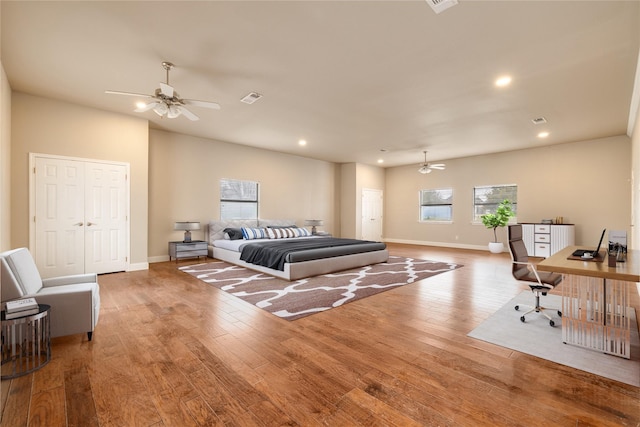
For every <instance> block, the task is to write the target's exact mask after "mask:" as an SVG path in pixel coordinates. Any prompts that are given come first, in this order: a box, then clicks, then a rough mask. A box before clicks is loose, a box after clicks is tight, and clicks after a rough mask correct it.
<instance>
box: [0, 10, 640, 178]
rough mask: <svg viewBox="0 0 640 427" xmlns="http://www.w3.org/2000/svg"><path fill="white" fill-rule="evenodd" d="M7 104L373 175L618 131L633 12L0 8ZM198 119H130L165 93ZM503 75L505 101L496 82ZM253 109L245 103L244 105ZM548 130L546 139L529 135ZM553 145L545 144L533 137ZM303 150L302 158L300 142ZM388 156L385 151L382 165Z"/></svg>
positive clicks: (625, 105) (629, 83) (631, 58)
mask: <svg viewBox="0 0 640 427" xmlns="http://www.w3.org/2000/svg"><path fill="white" fill-rule="evenodd" d="M0 7H1V15H2V27H1V30H2V34H1V36H2V51H1V55H2V56H1V58H2V65H3V66H4V68H5V71H6V73H7V75H8V78H9V82H10V84H11V87H12V89H13V90H15V91H20V92H25V93H29V94H35V95H40V96H44V97H50V98H55V99H60V100H64V101H68V102H72V103H77V104H81V105H86V106H89V107H94V108H99V109H103V110H107V111H113V112H118V113H122V114H130V115H135V116H138V117H145V118H147V119H149V120H150V122H151V126H152V127H154V128H159V129H165V130H169V131H173V132H179V133H184V134H189V135H194V136H199V137H205V138H211V139H215V140H221V141H227V142H232V143H237V144H245V145H250V146H254V147H261V148H266V149H271V150H276V151H280V152H286V153H292V154H296V155H301V156H306V157H312V158H316V159H323V160H327V161H332V162H340V163H342V162H359V163H365V164H376V161H377V159H379V158H383V159H384V160H385V163H384V164H383V166H396V165H403V164H411V163H416V164H418V163H421V162H422V160H423V154H422V150H425V149H426V150H428V156H427V157H428V160H429V161H439V160H444V159H451V158H456V157H463V156H470V155H477V154H483V153H491V152H499V151H507V150H515V149H522V148H527V147H532V146H540V145H543V144H557V143H563V142H571V141H580V140H586V139H593V138H599V137H606V136H612V135H622V134H625V133H626V132H627V125H628V118H629V108H630V104H631V94H632V91H633V83H634V78H635V71H636V63H637V56H638V47H639V39H640V35H639V29H640V27H639V22H640V19H639V18H640V10H639V3H638V2H636V1H621V2H616V1H562V2H560V1H531V2H529V1H495V2H494V1H465V0H460V1H459V4H458V5H457V6H454V7H452V8H450V9H448V10H446V11H444V12H442V13H441V14H435V13H434V12H433V11H432V10H431V8H430V7H429V5H428V4H427V3H426V2H425V1H423V0H415V1H318V2H312V1H256V2H249V1H235V2H223V1H201V2H179V1H176V2H170V1H164V2H162V1H161V2H149V1H140V2H120V1H107V2H98V1H84V2H73V1H72V2H56V1H45V2H28V1H18V2H12V1H6V0H5V1H2V2H1V6H0ZM162 61H171V62H173V63H174V64H175V65H176V68H175V69H174V70H173V71H172V72H171V80H170V83H171V85H172V86H174V87H175V89H176V90H177V91H178V92H179V93H180V95H181V96H182V97H184V98H195V99H201V100H209V101H215V102H218V103H219V104H220V105H221V107H222V109H221V110H219V111H216V110H209V109H204V108H197V107H190V109H191V111H193V112H195V113H196V114H198V115H199V116H200V118H201V120H200V121H198V122H191V121H189V120H187V119H186V118H184V117H178V118H177V119H160V118H159V117H158V116H157V115H155V114H154V113H153V112H151V111H149V112H146V113H135V112H133V109H134V108H135V106H134V102H135V99H134V98H133V97H126V96H117V95H107V94H105V93H104V91H105V90H106V89H110V90H120V91H128V92H136V93H148V94H152V93H153V92H154V90H155V89H156V88H157V87H158V82H160V81H164V80H165V71H164V69H163V68H162V66H161V62H162ZM504 74H509V75H511V76H512V77H513V82H512V84H511V85H510V86H509V87H507V88H501V89H500V88H496V87H495V86H494V80H495V79H496V78H497V77H499V76H501V75H504ZM252 91H255V92H259V93H261V94H262V95H264V97H263V98H262V99H261V100H259V101H257V102H256V103H255V104H253V105H247V104H244V103H241V102H240V99H241V98H242V97H244V96H245V95H246V94H248V93H249V92H252ZM541 116H544V117H545V118H546V119H547V120H548V123H547V124H546V125H534V124H533V123H532V121H531V120H532V119H534V118H537V117H541ZM542 130H546V131H549V132H550V133H551V134H550V136H549V137H548V138H547V139H546V140H541V139H539V138H537V137H536V135H537V133H538V132H540V131H542ZM301 138H302V139H305V140H307V141H308V144H307V146H306V147H299V146H298V144H297V142H298V140H299V139H301ZM381 149H386V150H388V151H387V152H384V153H383V152H381V151H380V150H381Z"/></svg>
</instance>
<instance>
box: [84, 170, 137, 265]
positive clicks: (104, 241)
mask: <svg viewBox="0 0 640 427" xmlns="http://www.w3.org/2000/svg"><path fill="white" fill-rule="evenodd" d="M85 176H86V178H85V204H84V205H85V206H84V219H85V233H84V237H85V238H84V241H85V260H84V263H85V271H86V272H91V273H98V274H100V273H111V272H114V271H124V270H125V269H126V262H127V256H126V250H127V245H126V229H127V206H126V198H125V195H126V191H125V190H126V178H127V173H126V167H125V166H124V165H114V164H106V163H89V162H87V163H85Z"/></svg>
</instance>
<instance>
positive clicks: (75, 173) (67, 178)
mask: <svg viewBox="0 0 640 427" xmlns="http://www.w3.org/2000/svg"><path fill="white" fill-rule="evenodd" d="M33 164H34V166H35V185H34V187H33V191H34V197H33V199H32V200H33V203H34V207H33V209H32V211H33V212H34V218H35V221H34V234H35V238H34V240H32V243H33V244H34V250H33V256H34V259H35V261H36V265H37V266H38V270H39V271H40V275H41V276H42V277H44V278H46V277H55V276H63V275H68V274H80V273H98V274H100V273H111V272H116V271H125V270H126V269H127V262H128V250H129V249H128V247H129V246H128V239H129V230H128V218H127V217H128V213H129V207H128V203H129V191H128V183H127V174H128V167H127V165H125V164H111V163H101V162H92V161H87V160H82V159H65V158H58V157H46V156H41V155H36V156H35V161H34V163H33Z"/></svg>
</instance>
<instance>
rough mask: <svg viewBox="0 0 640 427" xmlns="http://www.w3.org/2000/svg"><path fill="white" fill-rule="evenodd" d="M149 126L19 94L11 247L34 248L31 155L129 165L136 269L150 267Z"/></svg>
mask: <svg viewBox="0 0 640 427" xmlns="http://www.w3.org/2000/svg"><path fill="white" fill-rule="evenodd" d="M148 132H149V131H148V123H147V120H144V119H139V118H134V117H129V116H125V115H121V114H114V113H109V112H106V111H101V110H96V109H91V108H87V107H81V106H78V105H73V104H68V103H64V102H60V101H55V100H52V99H47V98H41V97H36V96H32V95H27V94H24V93H19V92H13V95H12V135H11V139H12V146H11V160H12V161H11V187H12V195H11V228H12V236H11V245H12V247H19V246H29V218H28V215H29V171H28V162H29V153H43V154H53V155H59V156H69V157H78V158H85V159H95V160H109V161H116V162H126V163H129V164H130V166H131V169H130V171H131V177H130V186H131V205H130V211H131V222H130V224H131V225H130V227H131V231H130V236H131V239H130V246H131V259H130V263H131V265H132V268H134V269H136V268H144V267H145V266H146V264H147V222H148V187H149V183H148V176H149V174H148V158H149V154H148V140H149V136H148Z"/></svg>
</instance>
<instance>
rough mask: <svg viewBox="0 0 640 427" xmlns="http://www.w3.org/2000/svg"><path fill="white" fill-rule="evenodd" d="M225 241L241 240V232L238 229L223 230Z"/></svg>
mask: <svg viewBox="0 0 640 427" xmlns="http://www.w3.org/2000/svg"><path fill="white" fill-rule="evenodd" d="M222 232H223V233H224V237H225V239H228V240H242V230H241V229H240V228H225V229H224V230H222Z"/></svg>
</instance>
